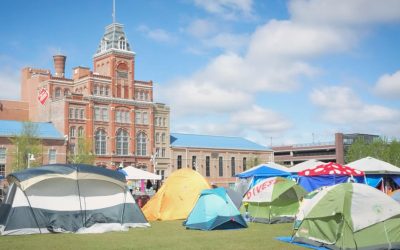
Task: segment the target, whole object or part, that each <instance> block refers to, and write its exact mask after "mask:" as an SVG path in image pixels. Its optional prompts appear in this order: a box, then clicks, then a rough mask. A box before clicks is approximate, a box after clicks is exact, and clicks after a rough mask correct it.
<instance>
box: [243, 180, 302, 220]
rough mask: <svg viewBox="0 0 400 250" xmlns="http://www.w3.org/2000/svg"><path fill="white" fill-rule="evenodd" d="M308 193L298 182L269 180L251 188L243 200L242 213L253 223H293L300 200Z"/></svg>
mask: <svg viewBox="0 0 400 250" xmlns="http://www.w3.org/2000/svg"><path fill="white" fill-rule="evenodd" d="M305 194H306V191H305V190H304V189H303V188H302V187H300V186H299V185H297V184H296V182H294V181H292V180H289V179H285V178H281V177H271V178H267V179H265V180H263V181H261V182H260V183H258V184H257V185H255V186H254V187H253V188H251V189H250V190H249V191H248V192H247V193H246V195H245V196H244V198H243V204H242V208H241V211H242V212H245V211H246V214H247V215H248V216H249V217H250V220H251V221H254V222H262V223H279V222H288V221H293V219H294V215H295V214H296V212H297V209H298V208H299V203H300V199H301V198H302V197H303V196H304V195H305Z"/></svg>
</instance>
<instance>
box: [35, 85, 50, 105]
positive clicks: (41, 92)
mask: <svg viewBox="0 0 400 250" xmlns="http://www.w3.org/2000/svg"><path fill="white" fill-rule="evenodd" d="M47 98H49V93H48V92H47V90H46V89H45V88H42V89H41V90H39V93H38V100H39V102H40V103H41V104H42V105H44V104H45V103H46V101H47Z"/></svg>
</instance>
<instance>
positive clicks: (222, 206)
mask: <svg viewBox="0 0 400 250" xmlns="http://www.w3.org/2000/svg"><path fill="white" fill-rule="evenodd" d="M231 194H233V193H231ZM184 226H186V228H187V229H198V230H222V229H239V228H246V227H247V224H246V221H245V220H244V219H243V217H242V215H241V214H240V212H239V210H238V208H237V207H236V206H235V204H234V202H233V199H232V198H231V196H230V195H229V193H228V192H227V190H226V189H225V188H221V187H220V188H214V189H205V190H203V191H202V192H201V194H200V197H199V199H198V200H197V202H196V205H195V206H194V208H193V210H192V211H191V212H190V214H189V217H188V218H187V220H186V221H185V222H184Z"/></svg>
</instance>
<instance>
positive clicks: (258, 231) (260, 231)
mask: <svg viewBox="0 0 400 250" xmlns="http://www.w3.org/2000/svg"><path fill="white" fill-rule="evenodd" d="M291 227H292V224H276V225H267V224H260V223H249V228H247V229H241V230H223V231H222V230H221V231H197V230H187V229H185V228H184V227H183V226H182V221H163V222H159V221H157V222H152V223H151V227H150V228H133V229H130V230H129V231H128V232H112V233H104V234H84V235H83V234H43V235H24V236H0V248H1V249H191V250H194V249H219V250H225V249H230V250H236V249H246V250H253V249H303V248H300V247H296V246H293V245H291V244H287V243H283V242H280V241H277V240H275V239H274V238H275V237H276V236H285V235H290V233H291Z"/></svg>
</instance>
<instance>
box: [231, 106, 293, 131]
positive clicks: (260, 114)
mask: <svg viewBox="0 0 400 250" xmlns="http://www.w3.org/2000/svg"><path fill="white" fill-rule="evenodd" d="M231 122H232V123H233V124H237V125H239V126H242V127H246V128H249V129H251V130H255V131H257V132H259V133H260V134H271V133H281V132H283V131H286V130H287V129H289V128H291V127H292V124H291V122H290V121H288V120H287V119H286V118H284V117H282V116H281V115H280V114H278V113H276V112H275V111H273V110H270V109H265V108H263V107H260V106H257V105H252V106H251V107H250V108H249V109H242V110H239V111H238V112H236V113H234V114H232V116H231Z"/></svg>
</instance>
